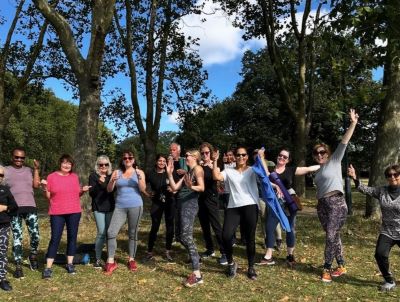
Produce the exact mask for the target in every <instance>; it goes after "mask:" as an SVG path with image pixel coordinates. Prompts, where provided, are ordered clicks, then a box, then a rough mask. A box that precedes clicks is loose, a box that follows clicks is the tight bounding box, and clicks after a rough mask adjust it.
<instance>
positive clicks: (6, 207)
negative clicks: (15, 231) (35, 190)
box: [0, 166, 18, 291]
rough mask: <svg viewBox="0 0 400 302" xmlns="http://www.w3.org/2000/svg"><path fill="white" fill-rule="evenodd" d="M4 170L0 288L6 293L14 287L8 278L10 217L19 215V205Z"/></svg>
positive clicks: (0, 173)
mask: <svg viewBox="0 0 400 302" xmlns="http://www.w3.org/2000/svg"><path fill="white" fill-rule="evenodd" d="M4 170H5V169H4V167H3V166H0V288H1V289H2V290H4V291H10V290H12V287H11V285H10V282H9V281H8V280H7V278H6V275H7V264H8V259H7V251H8V241H9V234H10V221H11V217H10V216H11V215H16V214H17V213H16V211H17V210H18V205H17V203H16V202H15V199H14V196H13V195H12V194H11V192H10V190H9V188H8V187H7V186H6V185H5V180H4Z"/></svg>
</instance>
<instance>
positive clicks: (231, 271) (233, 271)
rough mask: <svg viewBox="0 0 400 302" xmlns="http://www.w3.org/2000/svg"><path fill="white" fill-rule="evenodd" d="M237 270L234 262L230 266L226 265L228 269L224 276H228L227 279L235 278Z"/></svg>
mask: <svg viewBox="0 0 400 302" xmlns="http://www.w3.org/2000/svg"><path fill="white" fill-rule="evenodd" d="M237 268H238V265H237V263H236V262H232V263H231V264H228V269H227V272H226V274H227V275H228V277H229V278H235V276H236V271H237Z"/></svg>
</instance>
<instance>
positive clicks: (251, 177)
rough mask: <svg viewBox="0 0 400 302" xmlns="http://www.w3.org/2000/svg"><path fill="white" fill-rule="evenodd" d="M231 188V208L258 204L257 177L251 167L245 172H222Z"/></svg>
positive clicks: (229, 206)
mask: <svg viewBox="0 0 400 302" xmlns="http://www.w3.org/2000/svg"><path fill="white" fill-rule="evenodd" d="M221 174H222V176H223V178H224V182H225V183H228V187H229V193H230V194H229V202H228V209H229V208H238V207H243V206H247V205H253V204H258V188H257V176H256V173H255V172H254V171H253V169H252V168H251V167H249V168H247V169H246V170H245V171H243V172H239V171H238V170H236V169H225V170H224V171H222V172H221Z"/></svg>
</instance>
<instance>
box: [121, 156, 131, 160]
mask: <svg viewBox="0 0 400 302" xmlns="http://www.w3.org/2000/svg"><path fill="white" fill-rule="evenodd" d="M133 158H134V157H133V156H128V157H123V158H122V159H123V160H132V159H133Z"/></svg>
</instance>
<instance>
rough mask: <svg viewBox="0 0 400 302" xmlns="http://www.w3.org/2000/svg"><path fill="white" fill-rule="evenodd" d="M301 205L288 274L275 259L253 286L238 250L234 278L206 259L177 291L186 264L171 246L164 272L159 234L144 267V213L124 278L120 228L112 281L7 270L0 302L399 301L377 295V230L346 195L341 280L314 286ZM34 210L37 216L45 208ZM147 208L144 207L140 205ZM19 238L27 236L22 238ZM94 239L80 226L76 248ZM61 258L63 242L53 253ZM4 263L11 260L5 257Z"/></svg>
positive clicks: (316, 237) (320, 244)
mask: <svg viewBox="0 0 400 302" xmlns="http://www.w3.org/2000/svg"><path fill="white" fill-rule="evenodd" d="M308 195H309V196H308V197H309V198H308V199H307V200H306V201H305V202H306V205H307V208H308V209H307V211H304V212H303V213H300V214H299V216H298V219H297V245H296V252H295V255H296V259H297V261H298V264H297V265H296V268H295V269H290V268H288V267H287V266H286V264H285V253H284V252H281V253H280V254H276V255H275V256H277V260H278V262H277V265H275V266H272V267H257V268H256V269H257V273H258V279H257V280H256V281H250V280H249V279H248V278H247V277H246V270H247V265H246V257H245V248H244V247H242V246H239V247H236V248H235V251H234V253H235V257H236V261H237V262H238V263H239V270H238V276H237V277H236V278H235V279H233V280H230V279H228V278H226V277H225V275H224V270H225V269H224V268H223V267H220V266H219V265H218V264H217V262H216V259H207V260H205V261H204V262H203V264H202V266H201V268H202V273H203V277H204V284H203V285H201V286H199V287H196V288H193V289H187V288H184V287H183V286H182V285H181V281H182V279H183V278H184V277H185V276H186V275H187V274H188V273H189V271H190V266H189V264H186V263H185V261H186V259H187V254H186V252H185V250H184V249H183V247H181V246H174V256H175V259H176V261H177V263H176V264H168V263H167V262H166V261H164V260H163V258H162V257H161V255H162V254H163V249H164V236H163V234H164V228H162V229H161V230H160V236H159V238H158V241H157V243H156V250H155V252H156V253H157V255H156V261H155V262H151V263H149V264H144V263H143V262H142V261H141V260H142V259H143V256H144V253H145V251H146V243H147V236H148V231H149V229H150V217H149V212H148V211H146V212H145V215H144V217H143V219H142V223H141V228H140V234H139V241H140V242H139V247H138V253H137V260H138V261H139V269H138V271H137V272H136V273H132V272H129V271H128V269H127V267H126V266H125V262H126V257H127V233H126V228H125V229H124V230H123V231H121V233H120V236H119V238H118V251H117V261H118V260H119V268H118V269H117V270H116V271H115V272H114V274H113V275H112V276H105V275H103V274H102V273H101V272H100V271H98V270H95V269H94V268H93V267H92V266H91V265H79V266H77V272H78V273H77V274H76V275H74V276H69V275H68V274H67V273H66V271H65V269H64V268H63V267H61V266H55V267H54V277H53V278H52V279H51V280H49V281H47V280H42V279H41V271H42V269H43V268H42V267H41V268H40V271H39V272H32V271H30V270H29V268H28V266H27V264H26V265H25V269H24V273H25V278H24V279H23V280H16V279H14V278H13V277H12V273H13V271H14V264H13V263H12V261H11V263H10V265H9V274H8V278H9V280H10V282H11V284H12V286H13V288H14V289H13V291H12V292H8V293H7V292H3V291H1V292H0V301H190V300H192V301H377V300H380V301H399V299H400V296H399V293H398V290H395V291H393V292H390V293H380V292H378V290H377V287H378V285H379V283H380V282H381V281H382V277H381V276H380V275H379V271H378V269H377V266H376V264H375V260H374V257H373V255H374V247H375V241H376V238H377V234H378V232H379V222H376V221H373V220H366V219H364V218H362V209H363V207H364V198H363V197H362V196H361V195H360V194H359V193H354V194H353V203H354V210H355V214H354V215H353V216H352V217H349V218H348V220H347V223H346V225H345V227H344V228H343V231H342V240H343V243H344V246H345V258H346V260H347V266H348V274H347V275H345V276H342V277H340V278H338V279H335V280H334V281H333V282H332V283H331V284H323V283H322V282H321V281H320V279H319V276H320V273H321V265H322V262H323V249H324V233H323V232H322V229H321V227H320V224H319V221H318V218H317V217H316V215H315V203H316V201H315V198H314V197H313V196H314V195H315V193H314V192H312V190H311V191H309V192H308ZM42 202H43V201H41V202H40V209H41V212H43V213H45V212H46V211H45V210H44V209H45V208H46V205H45V204H43V203H42ZM147 206H148V204H147ZM40 226H41V236H42V240H41V243H40V259H41V260H43V258H44V253H45V250H46V248H47V244H48V240H49V235H50V230H49V222H48V218H47V215H45V214H44V215H41V219H40ZM25 234H26V230H25ZM95 234H96V230H95V223H94V221H93V220H92V221H89V220H86V219H83V220H82V222H81V226H80V230H79V238H78V241H79V243H92V242H93V241H94V238H95ZM257 235H258V236H257V259H260V258H261V257H262V255H263V249H262V238H261V232H260V231H258V232H257ZM27 237H28V236H25V240H24V248H25V256H27V255H28V249H27V247H28V240H26V239H27ZM195 238H196V243H197V246H198V248H199V250H200V251H203V250H204V245H203V240H202V238H201V231H200V228H199V225H198V224H196V229H195ZM64 250H65V237H64V238H63V241H62V246H61V247H60V249H59V251H64ZM398 256H399V251H398V249H397V248H394V250H393V252H392V254H391V271H392V272H393V273H394V275H395V276H396V275H399V274H400V272H399V265H400V261H399V257H398ZM10 259H12V257H11V254H10Z"/></svg>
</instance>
